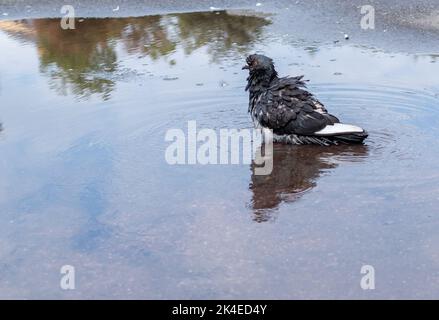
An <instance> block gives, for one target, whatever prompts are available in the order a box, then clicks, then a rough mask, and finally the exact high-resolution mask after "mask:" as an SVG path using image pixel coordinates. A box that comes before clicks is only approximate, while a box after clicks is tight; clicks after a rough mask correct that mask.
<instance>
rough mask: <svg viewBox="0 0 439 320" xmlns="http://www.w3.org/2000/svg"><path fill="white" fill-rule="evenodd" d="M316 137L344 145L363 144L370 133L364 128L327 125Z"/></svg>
mask: <svg viewBox="0 0 439 320" xmlns="http://www.w3.org/2000/svg"><path fill="white" fill-rule="evenodd" d="M315 135H316V136H321V137H326V138H329V139H331V140H333V141H338V142H344V143H362V142H363V141H364V140H365V139H366V138H367V137H368V133H367V132H366V131H365V130H363V129H362V128H360V127H357V126H353V125H350V124H343V123H335V124H333V125H327V126H326V127H325V128H323V129H322V130H320V131H318V132H316V133H315Z"/></svg>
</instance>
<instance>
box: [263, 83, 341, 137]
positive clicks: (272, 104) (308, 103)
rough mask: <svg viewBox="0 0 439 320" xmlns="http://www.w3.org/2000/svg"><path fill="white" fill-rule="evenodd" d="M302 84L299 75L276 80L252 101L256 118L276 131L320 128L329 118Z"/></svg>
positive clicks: (304, 132)
mask: <svg viewBox="0 0 439 320" xmlns="http://www.w3.org/2000/svg"><path fill="white" fill-rule="evenodd" d="M304 87H305V83H304V81H303V80H302V77H295V78H281V79H279V80H278V81H276V82H275V83H274V84H273V85H272V86H271V87H270V88H269V89H268V90H267V92H266V93H265V95H263V96H261V98H260V99H259V100H258V101H257V103H256V108H255V116H256V117H257V119H258V121H259V122H260V123H261V124H262V125H263V126H264V127H268V128H270V129H273V131H274V133H277V134H292V133H294V134H301V135H310V134H313V133H314V132H316V131H319V130H321V129H323V128H324V127H325V126H326V125H327V124H329V123H330V122H331V120H330V118H329V117H328V116H327V115H328V113H327V111H326V109H325V108H324V107H323V105H322V104H321V103H320V102H318V100H317V99H315V98H314V97H313V96H312V94H311V93H309V92H308V91H306V90H305V89H304ZM334 119H336V118H335V117H334ZM337 120H338V119H337Z"/></svg>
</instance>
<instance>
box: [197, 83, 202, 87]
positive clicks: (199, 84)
mask: <svg viewBox="0 0 439 320" xmlns="http://www.w3.org/2000/svg"><path fill="white" fill-rule="evenodd" d="M195 85H196V86H197V87H201V86H204V83H196V84H195Z"/></svg>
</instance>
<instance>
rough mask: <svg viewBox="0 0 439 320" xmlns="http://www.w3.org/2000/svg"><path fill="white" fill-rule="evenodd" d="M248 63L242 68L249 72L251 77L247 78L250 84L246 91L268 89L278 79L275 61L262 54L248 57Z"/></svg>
mask: <svg viewBox="0 0 439 320" xmlns="http://www.w3.org/2000/svg"><path fill="white" fill-rule="evenodd" d="M246 63H247V64H246V65H245V66H243V67H242V69H243V70H248V71H249V73H250V76H249V77H248V78H247V81H248V84H247V86H246V88H245V90H246V91H247V90H248V89H250V88H252V87H253V88H255V87H257V86H262V87H266V86H268V85H269V84H270V83H271V81H272V80H273V79H274V78H276V77H277V72H276V70H275V69H274V64H273V60H272V59H270V58H269V57H266V56H263V55H261V54H252V55H249V56H248V57H247V59H246Z"/></svg>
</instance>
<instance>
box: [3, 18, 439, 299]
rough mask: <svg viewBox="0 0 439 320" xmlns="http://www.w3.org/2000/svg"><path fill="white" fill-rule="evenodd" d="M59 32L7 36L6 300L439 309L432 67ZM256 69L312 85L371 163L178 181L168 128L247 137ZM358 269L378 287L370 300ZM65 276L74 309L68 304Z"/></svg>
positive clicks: (244, 36)
mask: <svg viewBox="0 0 439 320" xmlns="http://www.w3.org/2000/svg"><path fill="white" fill-rule="evenodd" d="M2 23H3V22H2ZM56 24H57V22H56V20H41V21H23V22H20V23H19V24H16V25H14V24H9V25H6V26H5V25H4V24H3V25H0V28H1V30H3V32H0V47H1V48H2V53H1V57H2V59H0V122H1V123H2V124H3V131H1V132H0V156H1V159H0V212H1V216H0V235H1V236H0V237H1V241H0V243H1V245H0V280H1V281H0V296H1V297H28V298H29V297H43V298H45V297H55V298H71V297H146V298H218V297H219V298H237V297H241V298H242V297H252V298H291V297H317V298H318V297H360V298H362V297H414V296H415V293H416V292H418V293H419V294H420V295H422V296H425V297H434V296H435V295H436V294H437V292H438V291H437V290H438V283H437V281H436V280H435V279H437V277H435V276H437V267H438V264H439V257H438V255H437V250H436V249H437V246H438V244H439V237H437V232H436V230H437V227H438V218H437V217H436V216H435V214H434V213H435V212H436V208H437V205H438V201H439V200H438V199H437V191H439V190H438V187H437V186H438V178H439V177H438V175H437V172H438V169H439V168H438V164H437V160H436V155H437V153H438V151H439V146H438V145H437V142H436V140H437V139H436V133H437V130H438V129H437V128H438V127H439V126H438V124H439V121H438V119H439V115H438V112H437V111H436V110H437V99H436V97H435V96H434V94H435V92H437V90H438V88H439V83H438V81H439V80H438V79H437V77H436V76H435V75H436V73H437V72H436V70H435V69H436V68H437V63H431V61H432V59H433V58H434V57H430V56H411V55H404V54H393V55H392V54H387V53H383V52H380V51H374V50H372V49H367V48H361V47H351V46H319V45H318V44H316V45H315V47H314V48H306V47H303V46H302V45H301V42H300V41H298V40H297V41H296V40H295V39H285V37H282V38H281V37H279V36H278V35H276V34H272V33H271V29H270V24H269V23H268V22H267V21H265V20H264V19H263V18H256V17H250V16H246V17H242V16H238V15H233V14H226V13H221V14H219V15H216V14H215V13H208V14H207V13H204V14H181V15H170V16H163V17H162V16H155V17H146V18H136V19H116V20H114V19H111V20H105V21H102V20H86V21H84V22H83V25H84V26H89V27H88V29H87V31H86V32H85V31H84V30H83V31H78V32H79V33H77V34H74V35H72V36H71V37H64V33H62V34H60V33H59V32H60V30H58V28H57V27H56ZM242 26H246V28H245V30H247V32H246V33H242V30H243V29H244V28H242ZM19 27H20V28H19ZM14 28H15V29H14ZM79 30H81V29H79ZM262 39H264V41H262ZM269 39H271V40H270V41H269ZM214 41H216V42H214ZM69 48H70V49H71V50H72V51H70V49H69ZM253 50H259V51H262V52H266V53H267V54H270V55H271V56H273V58H275V61H276V65H277V66H278V69H279V71H280V73H281V75H284V74H292V75H294V74H301V73H305V74H306V76H307V78H309V79H311V80H312V81H311V82H310V87H311V88H312V89H313V91H315V92H316V94H317V96H318V98H319V99H321V100H322V101H323V102H325V103H326V104H327V105H328V108H329V109H330V110H331V111H332V112H333V113H334V114H337V115H340V117H341V118H342V119H345V120H347V121H352V122H355V123H357V124H359V125H362V126H364V127H366V128H367V129H368V130H369V131H370V133H371V137H370V139H369V141H368V143H367V146H365V147H361V148H360V149H358V148H354V149H337V148H332V149H330V150H328V149H319V148H305V149H294V148H284V147H278V152H277V154H276V157H275V170H274V172H273V174H272V175H270V176H268V177H255V176H252V167H251V166H248V165H246V166H244V165H243V166H207V167H202V166H173V167H170V166H168V165H167V164H166V163H165V162H164V150H165V148H166V144H164V140H163V139H164V133H165V131H166V130H167V129H169V128H183V129H184V128H185V127H186V122H187V120H193V119H195V120H197V123H198V125H199V126H200V127H213V128H221V127H238V128H242V127H249V126H250V121H249V119H248V116H247V114H246V110H247V96H246V93H244V91H243V89H244V86H245V78H246V75H245V73H244V72H242V71H241V70H240V67H241V64H242V63H243V57H244V56H245V54H246V53H247V52H250V51H253ZM70 69H71V70H70ZM166 79H168V80H166ZM169 79H174V80H169ZM276 159H277V160H276ZM276 163H278V165H277V166H276ZM280 164H281V165H280ZM284 177H285V178H284ZM213 181H214V183H213ZM255 221H258V222H260V221H263V222H264V223H255ZM365 263H368V264H372V265H375V266H376V268H377V270H379V273H380V279H381V281H383V282H385V283H381V284H380V290H376V291H375V292H374V293H367V294H366V293H364V292H362V291H360V289H359V286H358V281H359V280H358V279H359V270H360V267H361V265H363V264H365ZM64 264H72V265H75V266H76V267H77V281H78V283H77V288H78V289H77V290H75V291H74V292H62V291H61V290H59V287H58V283H59V268H60V266H61V265H64ZM357 271H358V272H357ZM30 275H35V276H30ZM401 277H403V278H404V279H403V280H404V281H405V282H402V281H401ZM421 289H422V290H421Z"/></svg>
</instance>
